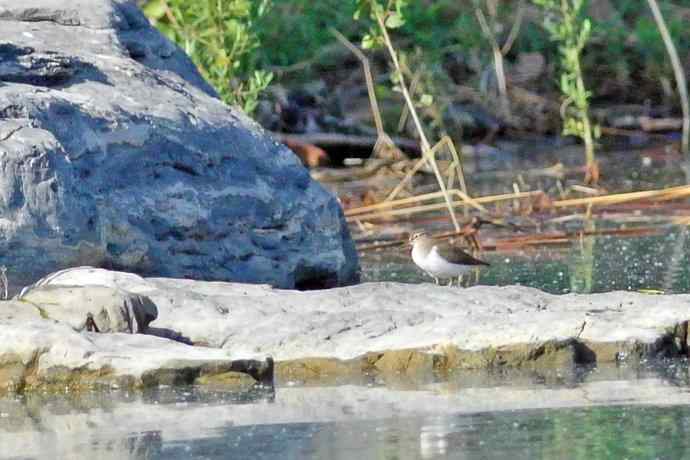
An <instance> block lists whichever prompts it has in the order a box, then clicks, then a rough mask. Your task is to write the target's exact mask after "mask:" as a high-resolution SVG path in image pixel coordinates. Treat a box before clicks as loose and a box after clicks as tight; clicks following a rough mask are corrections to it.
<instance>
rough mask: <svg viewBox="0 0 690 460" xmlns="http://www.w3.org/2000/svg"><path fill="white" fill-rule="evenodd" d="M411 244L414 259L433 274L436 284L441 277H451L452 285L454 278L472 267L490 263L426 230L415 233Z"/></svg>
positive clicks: (450, 283)
mask: <svg viewBox="0 0 690 460" xmlns="http://www.w3.org/2000/svg"><path fill="white" fill-rule="evenodd" d="M410 244H412V260H413V261H414V263H415V264H416V265H417V266H418V267H419V268H421V269H422V270H424V271H425V272H426V273H427V274H428V275H429V276H431V277H432V278H433V279H434V281H435V282H436V284H440V282H439V279H450V282H449V283H448V286H452V285H453V279H454V278H459V277H461V276H462V275H463V274H465V273H467V272H468V271H470V270H471V269H472V268H475V267H479V266H482V265H489V264H488V263H486V262H484V261H481V260H479V259H475V258H474V257H472V256H471V255H469V254H468V253H466V252H465V251H463V250H462V249H460V248H457V247H455V246H453V245H452V244H449V243H446V242H440V241H436V240H433V239H431V238H430V237H429V236H427V234H426V233H424V232H420V233H413V234H412V236H410ZM458 282H459V281H458Z"/></svg>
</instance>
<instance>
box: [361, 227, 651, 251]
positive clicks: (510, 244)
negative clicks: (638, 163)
mask: <svg viewBox="0 0 690 460" xmlns="http://www.w3.org/2000/svg"><path fill="white" fill-rule="evenodd" d="M663 231H664V228H663V226H655V227H639V228H619V229H615V228H614V229H601V230H583V231H577V232H568V233H550V234H531V235H522V236H513V237H509V238H502V239H495V240H494V242H493V244H482V249H483V251H497V250H501V249H503V250H505V249H517V248H521V247H525V246H538V245H562V244H568V243H570V242H572V241H573V240H579V239H581V238H583V237H588V236H621V237H637V236H651V235H657V234H659V233H661V232H663ZM455 236H465V232H464V231H462V230H461V231H459V232H447V233H441V234H437V235H431V237H432V238H434V239H439V240H440V239H446V238H452V237H455ZM407 241H408V239H407V238H403V239H396V240H394V241H386V242H382V243H371V244H360V245H359V246H357V250H358V251H359V252H367V251H375V250H377V249H384V248H390V247H395V246H402V245H404V244H405V243H407Z"/></svg>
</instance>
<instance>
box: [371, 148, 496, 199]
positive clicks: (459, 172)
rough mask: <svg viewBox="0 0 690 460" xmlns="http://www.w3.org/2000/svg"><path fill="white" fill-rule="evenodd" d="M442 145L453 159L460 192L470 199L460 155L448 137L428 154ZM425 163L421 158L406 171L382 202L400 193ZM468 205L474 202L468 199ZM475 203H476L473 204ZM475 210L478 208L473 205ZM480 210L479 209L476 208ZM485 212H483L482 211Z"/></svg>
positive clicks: (433, 152) (424, 159)
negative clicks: (446, 147)
mask: <svg viewBox="0 0 690 460" xmlns="http://www.w3.org/2000/svg"><path fill="white" fill-rule="evenodd" d="M444 145H446V146H448V150H449V151H450V154H451V156H452V157H453V163H455V164H456V174H457V175H458V177H459V180H460V188H461V190H462V192H463V193H464V194H465V195H467V196H468V197H470V194H469V192H468V190H467V182H466V181H465V171H464V170H463V168H462V160H461V157H460V155H459V154H458V151H457V149H456V148H455V144H454V143H453V140H452V139H451V138H450V137H449V136H443V137H442V138H441V140H440V141H438V142H437V143H436V145H434V146H433V147H432V148H431V149H430V153H431V154H435V153H436V151H437V150H438V149H440V148H441V147H443V146H444ZM425 162H426V158H425V157H424V156H422V158H421V159H420V160H419V161H418V162H417V163H416V164H415V165H414V167H413V168H412V169H411V170H410V171H408V172H407V173H406V174H405V176H404V177H403V178H402V179H401V180H400V182H399V183H398V185H396V186H395V188H393V190H392V191H391V192H390V193H389V194H388V196H387V197H386V198H385V199H384V200H383V201H384V202H387V201H392V200H393V199H394V198H395V197H396V196H398V193H400V192H401V191H402V189H403V188H404V187H405V185H407V183H408V182H409V181H410V180H411V179H412V177H413V176H414V175H415V174H417V172H419V170H420V169H421V168H422V166H424V163H425ZM447 188H448V189H451V188H452V187H447ZM469 201H470V203H472V202H473V201H475V200H474V199H473V198H469ZM475 203H476V202H475ZM475 208H478V207H477V206H476V205H475ZM478 209H480V207H479V208H478ZM484 211H485V210H484Z"/></svg>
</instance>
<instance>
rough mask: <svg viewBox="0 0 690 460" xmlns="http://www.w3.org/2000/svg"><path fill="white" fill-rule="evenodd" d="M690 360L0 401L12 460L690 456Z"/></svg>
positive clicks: (3, 450)
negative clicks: (239, 390) (422, 380)
mask: <svg viewBox="0 0 690 460" xmlns="http://www.w3.org/2000/svg"><path fill="white" fill-rule="evenodd" d="M688 380H689V379H688V368H687V365H686V364H685V363H682V362H673V363H668V362H667V363H663V364H662V365H661V366H658V367H657V366H653V367H642V368H636V367H625V366H623V367H606V368H599V369H596V368H594V369H576V370H574V371H571V372H566V371H563V373H547V374H540V373H537V372H517V371H513V372H508V373H498V374H496V373H489V372H486V371H485V372H475V373H466V372H465V373H463V374H462V375H459V376H457V377H451V378H450V379H445V380H440V381H435V382H431V383H416V382H411V381H403V380H401V381H395V382H388V383H387V384H384V383H382V382H378V383H372V384H371V385H353V384H347V383H343V384H341V385H336V386H310V387H303V386H299V385H293V384H291V383H290V382H283V383H280V384H279V385H278V386H277V387H276V388H275V389H274V390H273V391H270V390H263V391H252V392H246V393H231V392H224V391H220V390H208V389H203V388H182V389H171V388H161V389H155V390H151V391H146V392H143V393H142V392H133V393H130V392H124V391H119V392H109V393H87V394H82V395H69V394H66V395H40V394H35V395H28V396H24V397H4V398H0V458H3V459H20V458H21V459H24V458H69V459H82V458H88V459H91V458H118V459H144V458H152V459H157V458H164V459H187V458H214V459H215V458H232V459H276V460H277V459H281V460H282V459H359V460H364V459H391V460H393V459H396V460H405V459H446V458H470V459H474V458H477V459H484V458H511V459H534V458H587V459H598V458H602V459H605V458H682V457H683V456H685V455H686V453H687V452H688V448H689V447H690V446H689V444H690V391H689V390H690V387H689V386H688Z"/></svg>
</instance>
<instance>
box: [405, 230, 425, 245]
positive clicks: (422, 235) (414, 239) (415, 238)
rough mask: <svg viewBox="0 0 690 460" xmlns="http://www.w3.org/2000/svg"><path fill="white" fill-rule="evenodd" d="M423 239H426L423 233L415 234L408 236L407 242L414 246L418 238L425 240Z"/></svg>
mask: <svg viewBox="0 0 690 460" xmlns="http://www.w3.org/2000/svg"><path fill="white" fill-rule="evenodd" d="M425 237H426V233H425V232H415V233H413V234H412V235H410V239H409V240H408V242H409V243H410V244H414V242H415V241H417V240H419V239H420V238H425Z"/></svg>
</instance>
